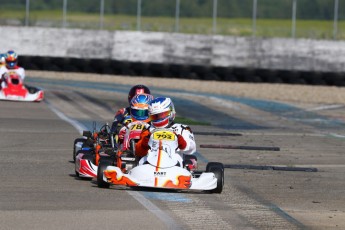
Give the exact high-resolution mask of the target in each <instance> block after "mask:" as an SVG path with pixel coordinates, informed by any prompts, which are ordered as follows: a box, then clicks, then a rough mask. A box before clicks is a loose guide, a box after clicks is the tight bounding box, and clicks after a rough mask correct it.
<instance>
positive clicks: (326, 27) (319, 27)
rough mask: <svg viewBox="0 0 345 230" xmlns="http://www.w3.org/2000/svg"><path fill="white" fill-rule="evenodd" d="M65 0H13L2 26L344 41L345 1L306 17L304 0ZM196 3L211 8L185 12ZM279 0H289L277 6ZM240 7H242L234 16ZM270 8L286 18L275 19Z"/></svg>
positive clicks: (327, 2) (331, 1)
mask: <svg viewBox="0 0 345 230" xmlns="http://www.w3.org/2000/svg"><path fill="white" fill-rule="evenodd" d="M60 1H61V7H60V8H59V9H58V10H56V6H54V7H53V6H52V8H51V9H49V7H48V8H47V7H45V9H42V7H41V5H40V4H39V2H40V1H32V0H31V1H30V0H25V1H23V0H21V1H12V3H10V4H9V3H7V4H6V5H2V6H1V9H0V25H13V26H41V27H42V26H43V27H62V28H83V29H99V30H137V31H161V32H175V33H193V34H213V35H217V34H219V35H234V36H257V37H291V38H312V39H338V40H343V39H344V40H345V22H344V21H343V20H342V19H345V0H318V2H321V3H323V5H324V8H322V9H321V10H318V11H316V12H315V15H312V16H309V17H310V18H305V17H304V12H305V11H306V8H307V7H310V6H306V5H305V4H304V3H305V0H242V1H241V5H231V4H229V2H231V1H232V0H154V1H153V0H132V1H130V2H132V3H131V4H132V6H131V7H130V9H129V10H128V7H127V8H123V9H121V8H120V7H118V8H117V9H116V10H114V9H112V10H110V8H111V7H114V6H117V5H116V4H115V2H116V3H121V2H122V3H124V2H126V1H127V3H128V2H129V1H128V0H87V1H88V2H90V1H92V4H93V5H92V7H91V8H92V10H88V12H81V11H80V10H78V9H76V7H75V5H76V2H78V4H80V5H81V4H85V2H86V0H60ZM72 1H73V3H74V7H73V8H71V7H70V5H71V2H72ZM158 1H165V2H169V4H165V9H161V11H162V12H163V11H164V12H168V13H167V14H168V15H169V16H166V15H165V16H162V15H160V14H158V13H157V12H153V11H152V10H151V11H150V10H148V9H149V7H148V6H149V5H150V4H154V3H155V2H158ZM193 1H203V2H204V4H206V5H207V7H206V9H207V10H205V11H200V12H199V11H198V12H192V13H191V11H189V12H188V14H186V11H185V10H184V9H186V7H187V6H188V4H190V3H191V2H193ZM226 1H227V2H226ZM277 1H280V2H283V3H284V4H280V5H279V6H276V5H277V4H276V2H277ZM45 2H48V1H45ZM55 2H56V1H55ZM0 4H1V0H0ZM59 4H60V3H59ZM121 5H124V4H118V6H121ZM48 6H49V4H48ZM244 6H246V7H244ZM282 6H283V7H282ZM236 7H237V8H239V7H242V8H243V9H242V10H240V11H239V10H237V11H236V12H237V13H233V14H231V12H232V11H233V12H235V9H237V8H236ZM225 8H226V9H225ZM269 9H270V10H269ZM309 11H310V10H309ZM133 12H134V13H133ZM238 12H240V15H239V13H238ZM270 12H279V13H278V14H276V15H281V17H275V18H272V16H271V15H270ZM321 14H322V15H321ZM325 15H327V16H325Z"/></svg>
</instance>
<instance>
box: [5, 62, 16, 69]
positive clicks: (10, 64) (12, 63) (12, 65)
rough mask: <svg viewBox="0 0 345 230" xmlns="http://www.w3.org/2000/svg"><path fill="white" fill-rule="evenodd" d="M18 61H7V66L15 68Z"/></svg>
mask: <svg viewBox="0 0 345 230" xmlns="http://www.w3.org/2000/svg"><path fill="white" fill-rule="evenodd" d="M16 64H17V62H16V61H7V62H6V66H8V67H9V68H14V67H15V66H16Z"/></svg>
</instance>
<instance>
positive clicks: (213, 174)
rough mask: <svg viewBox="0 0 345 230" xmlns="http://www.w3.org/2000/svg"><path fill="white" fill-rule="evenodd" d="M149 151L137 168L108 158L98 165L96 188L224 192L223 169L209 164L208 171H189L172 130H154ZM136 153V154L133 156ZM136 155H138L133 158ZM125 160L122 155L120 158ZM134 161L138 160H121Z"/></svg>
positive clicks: (217, 165) (211, 163)
mask: <svg viewBox="0 0 345 230" xmlns="http://www.w3.org/2000/svg"><path fill="white" fill-rule="evenodd" d="M149 147H150V150H149V152H148V154H147V156H145V157H143V158H141V159H140V161H139V162H137V164H134V167H133V168H131V169H129V170H125V171H124V168H125V167H122V165H121V167H119V165H118V164H114V163H113V162H112V161H109V160H108V159H104V160H101V161H100V163H99V165H98V172H97V185H98V187H100V188H109V187H110V185H117V186H128V187H144V188H161V189H174V190H202V191H210V192H213V193H221V192H222V190H223V185H224V166H223V164H222V163H218V162H210V163H208V164H207V166H206V172H202V171H189V170H188V167H186V165H185V164H186V163H185V162H183V160H182V157H181V156H180V155H179V154H177V153H176V152H175V150H176V149H177V147H178V140H177V136H176V134H175V133H174V132H172V131H171V130H169V129H156V130H154V131H152V133H151V136H150V140H149ZM134 154H135V153H134ZM134 156H135V155H134ZM121 157H122V156H121ZM122 158H125V159H123V160H126V161H127V162H128V161H132V162H135V157H132V159H130V157H129V156H125V157H122Z"/></svg>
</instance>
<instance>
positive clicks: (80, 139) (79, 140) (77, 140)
mask: <svg viewBox="0 0 345 230" xmlns="http://www.w3.org/2000/svg"><path fill="white" fill-rule="evenodd" d="M85 141H86V139H84V138H77V139H75V140H74V144H73V162H75V157H76V156H77V152H76V149H75V145H76V144H77V143H78V142H83V144H84V143H85Z"/></svg>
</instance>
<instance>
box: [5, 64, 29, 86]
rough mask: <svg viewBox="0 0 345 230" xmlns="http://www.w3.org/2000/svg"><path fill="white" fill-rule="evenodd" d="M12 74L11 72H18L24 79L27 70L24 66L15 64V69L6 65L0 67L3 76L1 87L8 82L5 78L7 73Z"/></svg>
mask: <svg viewBox="0 0 345 230" xmlns="http://www.w3.org/2000/svg"><path fill="white" fill-rule="evenodd" d="M7 74H8V75H10V74H17V75H18V76H19V77H21V79H22V81H24V78H25V70H24V68H22V67H20V66H15V67H14V68H13V69H8V68H6V67H5V66H3V67H1V68H0V77H1V88H3V87H5V86H6V85H5V84H6V83H5V80H6V79H5V78H6V75H7Z"/></svg>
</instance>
